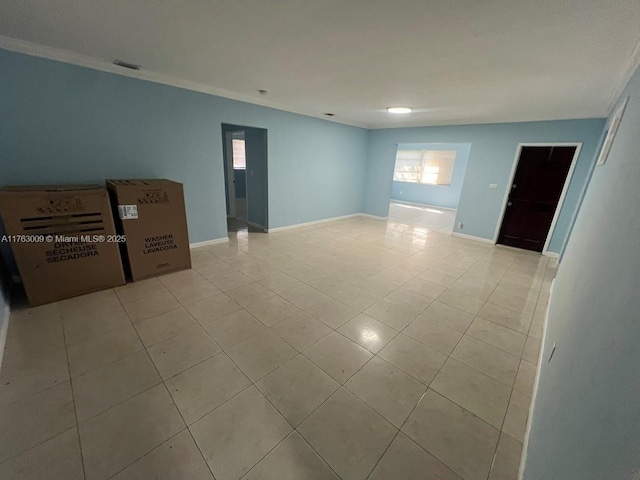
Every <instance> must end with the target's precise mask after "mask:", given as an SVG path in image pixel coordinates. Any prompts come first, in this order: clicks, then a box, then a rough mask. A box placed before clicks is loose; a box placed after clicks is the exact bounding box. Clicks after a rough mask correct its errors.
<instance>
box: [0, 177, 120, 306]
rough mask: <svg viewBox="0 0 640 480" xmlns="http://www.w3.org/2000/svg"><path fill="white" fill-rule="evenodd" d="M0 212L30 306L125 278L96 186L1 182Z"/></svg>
mask: <svg viewBox="0 0 640 480" xmlns="http://www.w3.org/2000/svg"><path fill="white" fill-rule="evenodd" d="M0 213H1V214H2V220H3V223H4V226H5V230H6V236H5V237H4V238H2V241H5V242H9V243H11V249H12V250H13V254H14V256H15V259H16V263H17V264H18V269H19V270H20V276H21V277H22V283H23V285H24V288H25V291H26V293H27V298H28V299H29V304H30V305H31V306H36V305H42V304H44V303H49V302H54V301H57V300H62V299H64V298H70V297H75V296H77V295H82V294H85V293H90V292H95V291H97V290H103V289H105V288H110V287H116V286H118V285H123V284H124V283H125V277H124V272H123V269H122V262H121V259H120V249H119V247H118V243H117V242H118V238H117V236H116V231H115V227H114V223H113V218H112V215H111V206H110V204H109V195H108V193H107V191H106V190H105V189H104V188H102V187H100V186H99V185H62V186H23V187H5V188H3V189H2V190H0Z"/></svg>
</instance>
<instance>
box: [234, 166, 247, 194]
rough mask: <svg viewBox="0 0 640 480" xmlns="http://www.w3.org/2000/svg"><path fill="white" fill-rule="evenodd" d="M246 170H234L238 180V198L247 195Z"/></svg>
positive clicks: (235, 177)
mask: <svg viewBox="0 0 640 480" xmlns="http://www.w3.org/2000/svg"><path fill="white" fill-rule="evenodd" d="M245 172H246V170H234V171H233V178H234V179H235V181H236V198H245V197H246V196H247V176H246V175H245Z"/></svg>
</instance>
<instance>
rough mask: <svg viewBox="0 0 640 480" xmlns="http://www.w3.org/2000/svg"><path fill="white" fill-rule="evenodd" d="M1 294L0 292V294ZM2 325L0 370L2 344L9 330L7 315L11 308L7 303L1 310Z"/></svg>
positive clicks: (2, 354)
mask: <svg viewBox="0 0 640 480" xmlns="http://www.w3.org/2000/svg"><path fill="white" fill-rule="evenodd" d="M0 295H1V294H0ZM1 315H2V317H0V318H1V320H0V321H2V326H0V370H2V359H3V358H4V346H5V344H6V343H7V331H8V330H9V317H10V316H11V309H10V308H9V305H5V306H4V311H3V312H2V314H1Z"/></svg>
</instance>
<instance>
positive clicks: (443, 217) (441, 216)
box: [389, 201, 456, 233]
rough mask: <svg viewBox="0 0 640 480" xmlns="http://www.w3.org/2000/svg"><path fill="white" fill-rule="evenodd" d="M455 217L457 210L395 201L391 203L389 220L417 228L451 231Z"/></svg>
mask: <svg viewBox="0 0 640 480" xmlns="http://www.w3.org/2000/svg"><path fill="white" fill-rule="evenodd" d="M455 219H456V211H455V210H449V209H444V208H438V207H429V206H421V205H413V204H409V203H400V202H394V201H391V203H389V220H391V221H393V222H396V223H399V224H407V225H411V226H413V227H414V228H416V229H425V230H427V231H429V232H433V231H439V232H445V233H451V231H452V230H453V223H454V221H455Z"/></svg>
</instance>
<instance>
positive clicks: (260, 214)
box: [222, 124, 269, 232]
mask: <svg viewBox="0 0 640 480" xmlns="http://www.w3.org/2000/svg"><path fill="white" fill-rule="evenodd" d="M222 137H223V138H222V140H223V142H222V149H223V158H224V171H225V193H226V202H227V229H228V230H229V232H246V231H251V232H266V231H267V229H268V218H269V215H268V182H267V180H268V179H267V130H265V129H263V128H255V127H248V126H242V125H230V124H222Z"/></svg>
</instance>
